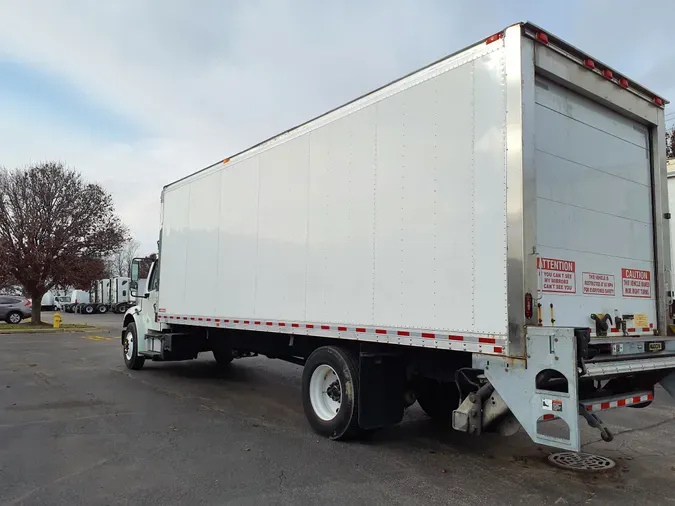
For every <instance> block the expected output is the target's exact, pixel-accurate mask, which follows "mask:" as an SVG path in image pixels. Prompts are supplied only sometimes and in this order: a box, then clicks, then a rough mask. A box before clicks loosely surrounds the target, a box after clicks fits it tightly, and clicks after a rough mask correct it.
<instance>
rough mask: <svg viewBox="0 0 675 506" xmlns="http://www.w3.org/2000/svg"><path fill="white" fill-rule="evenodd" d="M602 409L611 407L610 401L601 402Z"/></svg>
mask: <svg viewBox="0 0 675 506" xmlns="http://www.w3.org/2000/svg"><path fill="white" fill-rule="evenodd" d="M600 409H609V402H601V403H600Z"/></svg>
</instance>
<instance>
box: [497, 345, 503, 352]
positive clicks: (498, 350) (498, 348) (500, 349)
mask: <svg viewBox="0 0 675 506" xmlns="http://www.w3.org/2000/svg"><path fill="white" fill-rule="evenodd" d="M495 353H504V350H503V349H502V347H501V346H495Z"/></svg>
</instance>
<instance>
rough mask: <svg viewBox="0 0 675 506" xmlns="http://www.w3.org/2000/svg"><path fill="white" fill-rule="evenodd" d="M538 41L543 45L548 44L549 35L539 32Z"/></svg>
mask: <svg viewBox="0 0 675 506" xmlns="http://www.w3.org/2000/svg"><path fill="white" fill-rule="evenodd" d="M537 40H538V41H539V42H541V43H542V44H548V35H546V34H545V33H543V32H537Z"/></svg>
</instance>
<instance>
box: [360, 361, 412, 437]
mask: <svg viewBox="0 0 675 506" xmlns="http://www.w3.org/2000/svg"><path fill="white" fill-rule="evenodd" d="M405 386H406V376H405V363H404V361H403V359H402V357H401V356H400V355H395V354H391V355H390V354H383V353H369V352H361V355H360V358H359V426H360V427H361V428H362V429H375V428H379V427H387V426H390V425H395V424H397V423H399V422H400V421H401V420H402V419H403V411H404V408H405V400H404V393H405Z"/></svg>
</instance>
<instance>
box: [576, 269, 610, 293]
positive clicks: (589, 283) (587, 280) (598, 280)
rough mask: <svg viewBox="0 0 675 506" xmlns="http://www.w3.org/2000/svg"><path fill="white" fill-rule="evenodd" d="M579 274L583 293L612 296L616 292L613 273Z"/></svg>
mask: <svg viewBox="0 0 675 506" xmlns="http://www.w3.org/2000/svg"><path fill="white" fill-rule="evenodd" d="M581 276H582V282H583V285H584V294H585V295H603V296H605V297H614V295H615V294H616V290H615V288H614V286H615V285H614V275H613V274H600V273H597V272H584V273H582V275H581Z"/></svg>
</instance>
